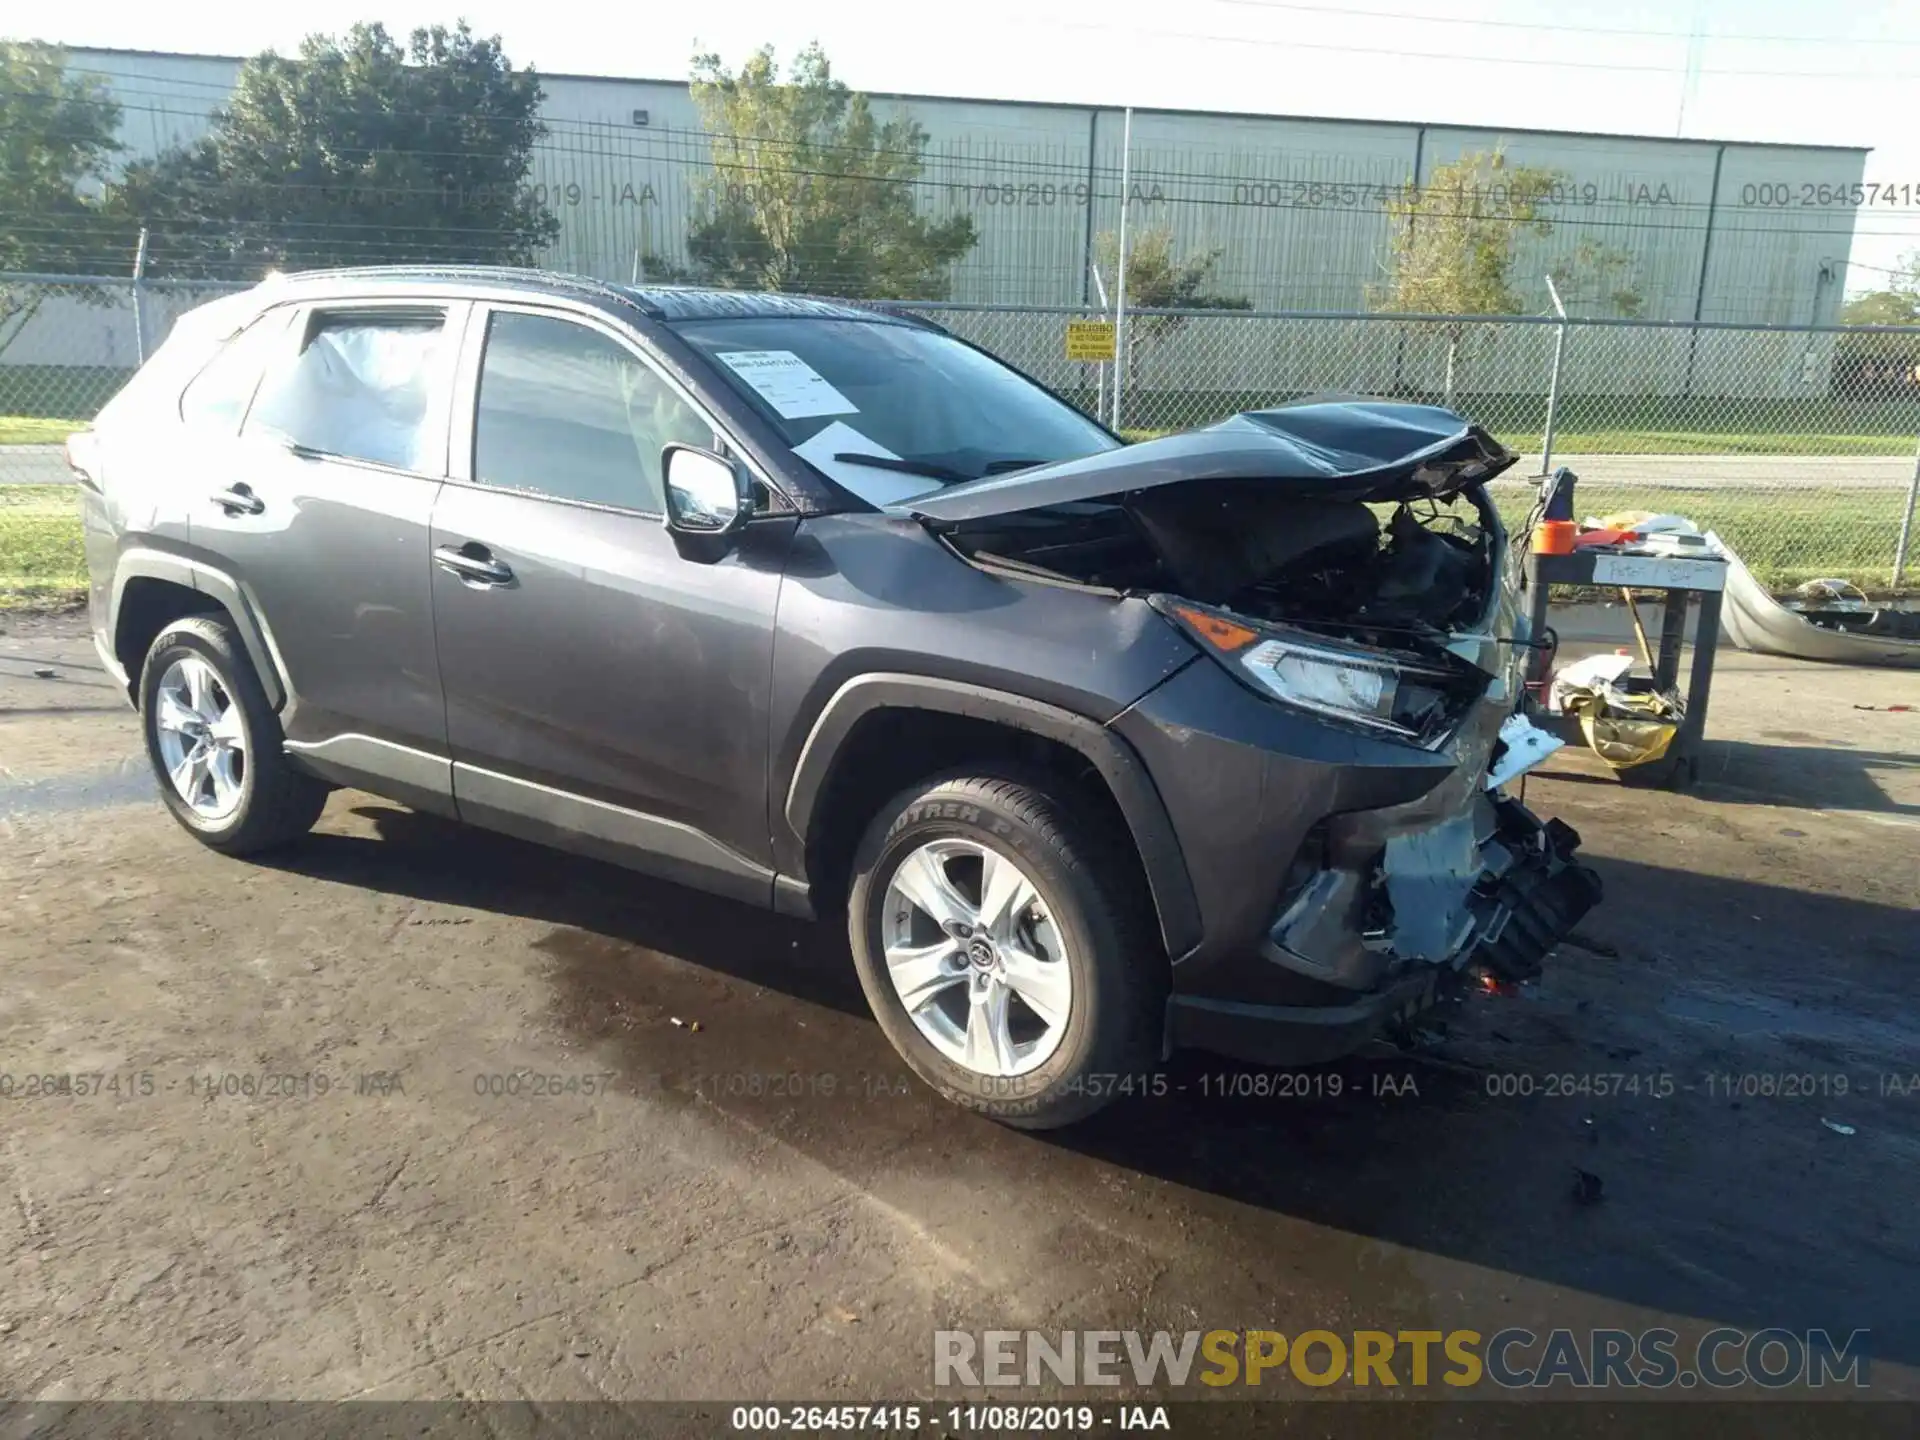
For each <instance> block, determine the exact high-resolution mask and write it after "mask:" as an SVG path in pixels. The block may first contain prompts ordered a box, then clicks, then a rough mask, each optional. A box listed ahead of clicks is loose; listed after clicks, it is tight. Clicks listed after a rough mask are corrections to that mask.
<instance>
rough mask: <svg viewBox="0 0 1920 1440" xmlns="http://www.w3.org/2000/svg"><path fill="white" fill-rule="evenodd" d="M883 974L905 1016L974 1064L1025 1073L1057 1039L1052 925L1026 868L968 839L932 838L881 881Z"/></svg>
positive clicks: (1055, 932)
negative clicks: (884, 884)
mask: <svg viewBox="0 0 1920 1440" xmlns="http://www.w3.org/2000/svg"><path fill="white" fill-rule="evenodd" d="M881 937H882V941H883V945H884V951H885V956H886V965H887V974H888V977H889V978H890V979H891V980H892V981H893V987H894V990H895V992H896V993H897V994H898V995H899V997H900V1003H901V1004H902V1005H903V1006H905V1007H906V1011H907V1014H908V1016H909V1017H910V1018H911V1019H912V1020H913V1023H914V1026H915V1027H916V1028H917V1029H918V1030H919V1032H920V1034H921V1035H922V1036H924V1037H925V1038H926V1039H927V1041H928V1042H929V1043H930V1044H932V1045H933V1047H934V1048H935V1049H936V1050H938V1051H939V1052H940V1053H941V1054H942V1055H944V1056H946V1057H947V1059H949V1060H951V1061H953V1062H954V1063H955V1064H958V1065H964V1066H965V1067H966V1068H967V1069H969V1070H972V1071H975V1072H976V1073H978V1074H981V1075H987V1076H995V1077H1003V1076H1012V1075H1023V1074H1026V1073H1027V1072H1028V1071H1030V1070H1034V1069H1037V1068H1038V1067H1039V1066H1041V1065H1044V1064H1045V1063H1046V1062H1047V1059H1048V1058H1049V1057H1050V1056H1051V1055H1052V1054H1053V1052H1054V1051H1055V1050H1056V1049H1058V1048H1059V1045H1060V1040H1061V1037H1062V1036H1064V1035H1065V1033H1066V1029H1067V1019H1068V1017H1069V1015H1070V1014H1071V1012H1072V1008H1073V978H1072V971H1071V969H1070V968H1069V966H1068V964H1067V950H1066V945H1065V943H1064V941H1063V940H1062V939H1061V936H1060V931H1059V929H1058V927H1057V926H1056V925H1055V924H1054V921H1053V917H1052V916H1051V915H1050V914H1049V913H1048V910H1047V906H1046V902H1045V901H1044V900H1043V899H1042V898H1041V895H1040V891H1039V889H1038V887H1036V886H1035V885H1034V883H1033V880H1032V878H1031V877H1030V876H1029V875H1028V874H1027V873H1026V871H1025V870H1023V869H1021V867H1020V866H1019V865H1018V864H1017V863H1016V862H1015V861H1013V860H1012V859H1010V858H1009V857H1008V856H1006V855H1003V854H1001V853H1000V852H999V851H997V850H994V849H991V848H989V847H988V846H985V845H982V844H979V843H977V842H976V841H972V840H962V839H941V840H930V841H928V842H926V843H925V844H923V845H920V846H918V847H916V848H915V849H913V850H911V851H909V852H908V853H907V854H906V856H905V857H903V858H902V859H901V861H900V864H899V865H898V866H897V867H896V868H895V870H894V872H893V876H892V878H891V879H889V880H888V882H887V890H886V899H885V910H884V912H883V914H882V926H881Z"/></svg>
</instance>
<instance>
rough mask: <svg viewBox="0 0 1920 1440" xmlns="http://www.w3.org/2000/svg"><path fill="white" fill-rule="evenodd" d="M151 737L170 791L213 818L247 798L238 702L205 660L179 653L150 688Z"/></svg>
mask: <svg viewBox="0 0 1920 1440" xmlns="http://www.w3.org/2000/svg"><path fill="white" fill-rule="evenodd" d="M153 728H154V738H155V739H156V740H157V741H158V742H159V748H160V762H161V764H162V765H163V766H164V767H165V769H166V772H167V779H168V780H169V781H170V782H171V783H172V785H173V788H174V791H175V793H176V794H178V795H179V796H180V798H181V799H182V800H184V801H185V802H186V803H187V806H188V808H189V809H191V810H192V811H193V813H194V814H195V815H196V816H197V817H198V818H199V819H201V820H206V821H211V822H214V823H218V822H220V821H222V820H226V819H228V818H229V817H231V816H232V814H233V813H234V811H236V810H238V809H239V808H240V802H241V801H242V800H243V799H245V798H246V782H247V728H246V721H245V720H244V718H243V717H242V716H241V713H240V705H239V702H238V701H236V700H235V699H234V697H233V694H232V692H231V691H229V690H228V689H227V687H226V684H225V683H224V682H223V681H222V680H221V679H220V675H219V672H218V671H216V670H215V669H214V668H213V667H212V666H211V665H209V664H208V663H207V662H206V661H204V660H201V659H199V658H197V657H196V656H192V655H183V656H181V657H180V659H178V660H176V661H174V662H173V663H172V664H171V665H169V666H168V667H167V669H166V673H165V674H163V675H162V676H161V677H160V684H159V687H158V688H157V690H156V691H155V692H154V714H153Z"/></svg>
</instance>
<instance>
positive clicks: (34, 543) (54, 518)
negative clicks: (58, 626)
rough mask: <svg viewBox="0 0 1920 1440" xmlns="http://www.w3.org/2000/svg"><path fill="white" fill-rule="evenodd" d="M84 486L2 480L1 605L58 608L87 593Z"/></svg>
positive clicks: (0, 522) (28, 608)
mask: <svg viewBox="0 0 1920 1440" xmlns="http://www.w3.org/2000/svg"><path fill="white" fill-rule="evenodd" d="M86 589H87V563H86V556H85V553H84V552H83V550H82V548H81V543H80V492H79V491H78V490H76V489H75V488H74V487H73V486H71V485H0V610H41V609H54V608H58V607H60V606H63V605H69V604H73V603H75V602H77V601H78V600H80V599H81V597H82V596H84V595H85V594H86Z"/></svg>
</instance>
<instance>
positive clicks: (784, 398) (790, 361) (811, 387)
mask: <svg viewBox="0 0 1920 1440" xmlns="http://www.w3.org/2000/svg"><path fill="white" fill-rule="evenodd" d="M714 359H716V360H718V361H719V362H720V363H721V364H723V365H725V366H726V367H727V368H728V369H729V370H731V371H733V373H734V374H736V375H738V376H739V377H740V378H741V379H742V380H744V381H746V382H747V384H749V385H751V386H752V387H753V388H754V392H755V393H756V394H758V395H759V396H760V398H761V399H762V400H765V401H766V402H767V404H769V405H771V406H772V407H773V408H774V410H775V412H777V413H778V414H779V415H780V416H782V417H783V418H785V419H788V420H804V419H806V418H807V417H808V416H810V415H858V414H859V413H860V407H859V406H857V405H855V404H854V403H853V402H852V401H850V400H848V399H847V397H846V396H844V395H842V394H841V393H840V392H839V391H838V390H836V389H834V388H833V386H831V385H829V384H828V383H827V378H826V376H824V375H822V374H821V373H820V372H819V371H818V370H816V369H814V368H813V367H812V366H811V365H809V364H807V362H806V361H804V360H802V359H801V358H800V357H799V356H798V355H796V354H794V353H793V352H792V351H791V350H732V351H723V352H721V353H720V354H718V355H716V356H714Z"/></svg>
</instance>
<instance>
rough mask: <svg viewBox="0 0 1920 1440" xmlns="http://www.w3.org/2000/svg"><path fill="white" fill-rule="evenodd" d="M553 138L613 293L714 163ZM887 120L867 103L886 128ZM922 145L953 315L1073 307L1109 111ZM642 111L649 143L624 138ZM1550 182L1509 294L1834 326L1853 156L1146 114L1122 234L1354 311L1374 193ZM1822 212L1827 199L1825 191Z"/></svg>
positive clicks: (199, 87)
mask: <svg viewBox="0 0 1920 1440" xmlns="http://www.w3.org/2000/svg"><path fill="white" fill-rule="evenodd" d="M69 63H71V64H72V65H74V66H75V67H77V68H81V69H84V70H88V71H92V72H95V73H99V74H102V75H105V76H106V77H108V78H109V81H110V83H111V84H112V85H113V87H114V89H115V91H116V92H117V94H118V96H119V98H120V100H121V102H122V104H123V105H124V106H125V107H126V117H125V121H124V125H123V138H124V140H125V141H126V143H127V146H128V150H129V154H131V155H140V154H151V153H153V152H154V151H156V150H157V149H159V148H161V147H162V146H164V145H166V144H169V143H173V142H177V141H179V140H182V139H186V138H189V137H191V136H192V135H194V134H197V133H199V132H200V131H201V130H203V129H204V128H205V125H206V116H207V113H208V112H209V111H210V110H211V109H212V107H213V106H215V105H216V104H218V103H219V102H220V101H221V100H222V99H223V98H224V96H225V94H226V91H227V87H228V86H229V85H230V84H231V81H232V77H233V74H234V71H235V69H236V68H237V62H234V61H231V60H222V59H213V58H207V57H196V56H179V55H157V54H144V53H131V52H118V51H95V50H74V51H71V52H70V54H69ZM543 84H544V85H545V87H546V92H547V104H546V110H545V113H546V118H547V121H548V124H549V126H550V130H551V133H550V134H549V135H548V137H547V139H546V140H545V141H544V142H543V144H542V145H541V147H540V151H539V155H538V162H537V166H536V177H535V183H536V187H537V189H536V193H537V194H539V195H541V196H543V197H544V199H545V201H546V203H547V204H549V205H550V206H551V207H552V208H553V210H554V211H555V213H556V214H557V215H558V216H559V218H560V222H561V227H562V228H561V237H560V240H559V242H558V243H557V244H556V245H555V247H554V249H553V251H552V252H551V254H550V256H549V257H548V259H549V263H551V264H552V265H554V266H555V267H557V268H562V269H568V270H576V271H581V272H584V273H587V274H592V275H598V276H601V277H603V278H608V279H622V280H624V279H627V278H629V277H630V275H631V274H632V271H633V265H634V257H635V255H636V253H646V252H651V253H654V254H659V255H664V256H667V257H669V258H672V259H680V258H683V252H682V248H681V238H682V236H683V235H684V233H685V230H686V224H687V218H688V215H689V212H690V210H691V208H692V206H693V203H694V195H695V186H694V180H695V177H696V176H699V175H701V174H703V173H704V172H705V171H706V168H707V161H708V151H707V144H706V140H705V138H704V136H703V135H702V134H701V132H700V126H699V119H698V116H697V115H696V113H695V111H694V107H693V105H692V102H691V100H690V98H689V96H688V94H687V89H686V87H685V86H684V85H682V84H677V83H671V82H661V81H644V80H612V79H596V78H583V77H570V76H554V77H546V78H545V79H543ZM902 103H903V102H900V101H897V100H889V99H881V100H878V101H876V105H877V108H879V109H880V110H881V111H882V113H886V112H888V111H889V110H892V109H897V108H899V107H900V106H901V104H902ZM906 108H908V109H910V110H911V112H912V114H913V115H914V116H915V117H916V118H917V119H918V120H919V121H920V122H921V124H922V125H923V126H924V127H925V128H926V130H927V132H928V134H929V136H930V138H931V144H930V146H929V149H928V153H927V165H926V170H925V174H924V176H923V179H922V181H921V182H920V185H919V187H918V199H919V202H920V204H921V205H922V206H923V207H925V208H927V209H930V210H932V211H934V212H938V213H944V212H949V211H963V212H965V213H966V214H968V215H971V216H972V217H973V219H974V222H975V225H976V226H977V228H978V231H979V235H980V241H979V244H978V246H977V247H976V248H975V249H974V251H973V252H972V253H971V254H970V255H969V256H967V258H966V259H965V260H963V261H961V262H960V263H959V264H958V265H956V266H955V267H954V273H953V286H952V294H953V298H954V299H956V300H969V301H975V302H981V303H998V304H1076V303H1079V302H1080V301H1081V300H1082V299H1083V298H1084V296H1085V293H1086V284H1087V279H1086V260H1087V256H1088V255H1089V253H1090V251H1091V249H1092V246H1093V242H1094V239H1095V237H1097V236H1098V235H1099V234H1100V233H1101V232H1103V231H1111V230H1113V229H1115V228H1116V226H1117V224H1118V219H1119V205H1120V200H1119V189H1120V184H1119V176H1120V169H1121V158H1122V157H1121V132H1122V117H1121V115H1120V113H1119V112H1117V111H1113V110H1092V109H1086V108H1080V107H1075V106H1053V105H1030V104H1013V103H999V102H988V101H973V100H948V99H914V100H912V101H911V102H910V103H907V104H906ZM636 111H644V112H645V117H646V123H645V125H644V126H643V125H639V124H636V123H635V112H636ZM1496 148H1497V149H1503V150H1504V151H1505V152H1506V154H1507V155H1508V157H1509V158H1510V160H1511V161H1512V162H1514V163H1516V164H1522V165H1531V166H1542V167H1547V168H1551V169H1554V170H1556V171H1559V172H1561V173H1562V174H1563V175H1564V176H1565V181H1566V183H1565V186H1564V187H1563V189H1562V190H1561V191H1560V192H1559V193H1558V194H1557V195H1556V197H1555V203H1554V204H1553V205H1552V207H1551V211H1550V213H1551V216H1552V218H1553V220H1554V221H1555V227H1554V230H1553V233H1552V234H1551V235H1550V236H1548V237H1546V238H1543V239H1535V238H1531V237H1529V238H1528V239H1527V240H1526V241H1525V242H1524V244H1523V250H1522V254H1521V258H1520V261H1519V263H1518V265H1517V266H1516V271H1515V275H1516V280H1517V281H1518V282H1519V283H1520V287H1521V289H1522V291H1523V293H1524V294H1525V295H1526V296H1527V297H1528V300H1529V303H1530V304H1532V303H1533V302H1535V301H1537V306H1536V308H1537V309H1538V310H1539V311H1541V312H1545V310H1546V309H1547V303H1548V302H1547V296H1546V290H1545V286H1544V283H1543V282H1542V281H1541V280H1540V279H1539V278H1538V277H1539V276H1541V275H1543V274H1544V273H1545V271H1546V270H1547V269H1548V268H1549V267H1550V266H1552V265H1553V264H1554V263H1555V262H1556V261H1559V260H1562V259H1565V258H1567V257H1568V256H1570V255H1571V254H1572V253H1573V252H1574V251H1575V250H1576V249H1577V248H1578V247H1579V246H1581V245H1582V244H1583V243H1588V242H1592V243H1597V244H1600V245H1604V246H1606V247H1607V248H1609V249H1612V250H1618V251H1624V252H1625V253H1626V254H1627V255H1628V256H1629V257H1630V262H1629V264H1628V265H1627V266H1626V267H1625V268H1624V269H1623V270H1622V271H1621V275H1622V278H1623V279H1624V280H1625V282H1626V283H1628V284H1630V285H1631V286H1632V287H1633V288H1634V289H1635V290H1637V291H1638V292H1639V294H1640V295H1641V297H1642V301H1643V308H1642V311H1641V313H1642V314H1643V315H1645V316H1646V317H1648V318H1652V319H1670V320H1688V319H1695V318H1699V319H1706V320H1721V321H1732V322H1745V323H1777V324H1809V323H1832V322H1833V321H1834V320H1835V318H1836V317H1837V315H1838V312H1839V306H1840V301H1841V290H1842V283H1841V279H1840V277H1841V276H1842V275H1844V263H1843V262H1844V261H1845V259H1846V257H1847V253H1848V249H1849V247H1850V244H1851V239H1852V230H1853V219H1854V208H1853V206H1852V205H1850V204H1849V203H1847V202H1848V199H1849V197H1848V196H1847V195H1846V193H1845V189H1846V186H1847V185H1849V184H1851V183H1853V182H1857V181H1859V180H1860V178H1861V175H1862V173H1863V168H1864V164H1865V152H1864V151H1859V150H1835V149H1826V148H1807V149H1799V148H1792V147H1777V146H1757V145H1739V144H1727V145H1720V144H1716V143H1714V142H1708V141H1677V140H1659V139H1650V138H1649V139H1636V138H1617V137H1604V136H1581V135H1560V134H1551V133H1546V132H1539V131H1522V130H1510V131H1488V130H1470V129H1459V128H1454V127H1449V126H1442V125H1433V126H1419V125H1405V124H1385V123H1370V122H1347V121H1327V120H1304V119H1273V118H1264V117H1238V116H1223V115H1192V114H1180V113H1169V112H1158V111H1142V112H1137V113H1136V114H1135V117H1134V128H1133V154H1132V163H1131V172H1132V175H1131V184H1130V185H1129V187H1128V188H1129V193H1130V195H1131V197H1132V198H1131V205H1132V208H1131V209H1130V211H1129V224H1130V225H1141V226H1150V227H1167V228H1169V229H1171V231H1172V232H1173V234H1174V236H1175V238H1176V242H1177V244H1178V246H1179V248H1180V249H1181V250H1182V251H1187V250H1193V249H1202V248H1205V249H1211V248H1213V247H1216V246H1217V247H1220V248H1221V249H1222V251H1223V254H1222V255H1221V257H1220V260H1219V262H1218V264H1217V266H1216V269H1215V272H1214V274H1215V286H1216V289H1217V291H1218V292H1219V293H1221V294H1226V295H1232V296H1237V297H1242V298H1245V299H1247V300H1249V301H1250V302H1252V304H1253V305H1254V306H1255V307H1256V308H1259V309H1324V310H1358V309H1366V308H1368V294H1369V287H1370V286H1372V285H1375V284H1377V283H1379V282H1380V281H1381V280H1382V279H1383V278H1384V277H1385V273H1386V272H1385V265H1386V261H1387V256H1388V230H1387V226H1388V219H1387V216H1386V213H1385V211H1384V209H1383V207H1382V203H1381V202H1382V199H1383V196H1384V192H1385V191H1387V190H1391V189H1393V188H1395V187H1399V186H1402V185H1404V184H1406V183H1407V182H1408V181H1409V180H1410V179H1412V178H1414V177H1415V176H1416V175H1418V177H1419V178H1421V179H1423V180H1424V179H1426V178H1428V177H1429V176H1431V174H1432V173H1433V171H1434V169H1435V167H1437V166H1440V165H1444V164H1448V163H1450V162H1453V161H1456V160H1459V159H1460V158H1462V157H1463V156H1467V155H1471V154H1473V153H1475V152H1476V151H1490V150H1494V149H1496ZM1836 190H1837V191H1838V192H1839V193H1838V194H1837V195H1836V194H1835V191H1836Z"/></svg>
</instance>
